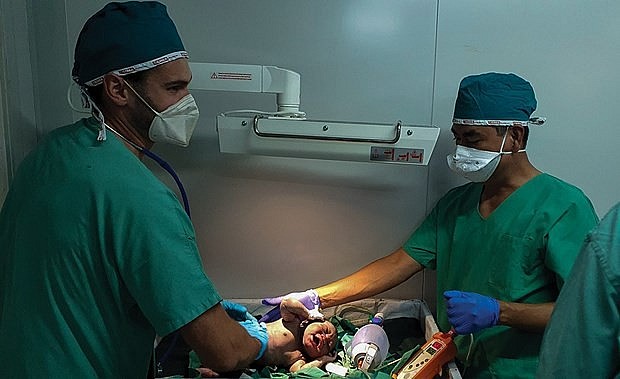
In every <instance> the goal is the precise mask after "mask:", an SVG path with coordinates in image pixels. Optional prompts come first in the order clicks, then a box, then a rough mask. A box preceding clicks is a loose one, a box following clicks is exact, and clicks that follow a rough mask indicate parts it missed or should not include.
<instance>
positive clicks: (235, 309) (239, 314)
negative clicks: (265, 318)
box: [220, 300, 256, 321]
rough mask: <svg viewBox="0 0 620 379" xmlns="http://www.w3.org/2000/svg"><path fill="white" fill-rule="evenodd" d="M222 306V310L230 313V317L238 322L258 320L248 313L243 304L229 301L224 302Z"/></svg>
mask: <svg viewBox="0 0 620 379" xmlns="http://www.w3.org/2000/svg"><path fill="white" fill-rule="evenodd" d="M220 304H222V308H224V310H225V311H226V313H228V316H229V317H230V318H232V319H234V320H236V321H245V320H256V318H255V317H254V316H252V315H251V314H250V312H248V309H247V308H246V307H244V306H243V305H241V304H237V303H234V302H232V301H228V300H222V302H221V303H220Z"/></svg>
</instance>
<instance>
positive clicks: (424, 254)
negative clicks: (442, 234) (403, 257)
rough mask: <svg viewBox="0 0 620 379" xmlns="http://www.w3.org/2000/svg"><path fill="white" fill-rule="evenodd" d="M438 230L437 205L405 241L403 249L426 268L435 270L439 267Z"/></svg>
mask: <svg viewBox="0 0 620 379" xmlns="http://www.w3.org/2000/svg"><path fill="white" fill-rule="evenodd" d="M437 232H438V231H437V207H435V208H434V209H433V210H432V211H431V213H430V214H429V215H428V216H426V218H425V219H424V221H423V222H422V224H421V225H420V226H419V227H418V228H417V229H416V230H415V231H414V232H413V234H411V236H410V237H409V239H408V240H407V242H405V244H404V245H403V250H405V252H406V253H407V254H409V256H410V257H411V258H413V259H414V260H415V261H416V262H418V263H419V264H421V265H422V266H424V267H425V268H430V269H432V270H435V269H436V268H437Z"/></svg>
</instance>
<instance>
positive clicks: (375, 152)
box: [370, 146, 424, 164]
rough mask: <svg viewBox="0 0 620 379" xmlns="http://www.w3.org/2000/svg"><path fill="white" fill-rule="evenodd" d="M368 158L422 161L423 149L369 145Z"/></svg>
mask: <svg viewBox="0 0 620 379" xmlns="http://www.w3.org/2000/svg"><path fill="white" fill-rule="evenodd" d="M370 160H371V161H380V162H398V163H414V164H415V163H422V162H423V161H424V149H404V148H396V147H384V146H371V147H370Z"/></svg>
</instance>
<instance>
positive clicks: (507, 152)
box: [499, 127, 525, 155]
mask: <svg viewBox="0 0 620 379" xmlns="http://www.w3.org/2000/svg"><path fill="white" fill-rule="evenodd" d="M508 130H510V127H508V129H506V133H504V139H503V140H502V146H501V147H500V148H499V154H500V155H510V154H512V151H503V150H504V144H505V143H506V136H507V135H508ZM517 153H525V149H521V150H518V151H517Z"/></svg>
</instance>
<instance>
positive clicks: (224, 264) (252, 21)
mask: <svg viewBox="0 0 620 379" xmlns="http://www.w3.org/2000/svg"><path fill="white" fill-rule="evenodd" d="M0 3H1V4H7V3H11V1H9V0H2V1H1V2H0ZM32 3H33V4H34V5H32V9H31V10H30V12H31V20H30V21H31V23H32V26H31V33H32V35H33V36H34V37H33V38H32V39H33V41H31V42H30V43H31V44H32V45H31V47H35V48H36V52H37V54H35V55H34V56H33V57H32V65H33V74H32V75H33V77H35V78H38V81H39V82H38V85H37V87H36V90H33V94H36V96H35V95H33V96H34V97H35V99H36V101H35V102H36V103H37V105H36V106H35V107H34V109H35V111H34V112H35V113H36V114H35V115H34V116H36V118H37V120H41V125H43V127H42V128H43V130H50V129H51V128H53V127H55V125H57V124H59V123H61V122H60V121H61V120H65V119H71V118H72V117H77V115H72V114H71V113H70V110H69V108H68V107H63V105H62V104H61V103H62V101H61V99H62V98H63V97H64V96H65V93H64V90H66V84H67V83H68V79H69V72H70V68H71V63H72V60H71V55H72V51H73V46H74V43H75V39H76V37H77V34H78V32H79V30H80V27H81V25H82V24H83V22H84V21H85V19H86V18H87V17H88V16H90V15H91V14H92V13H93V12H94V11H96V10H97V9H99V8H101V6H102V5H103V4H104V3H105V2H104V1H94V0H89V1H84V0H80V1H78V0H66V1H65V2H64V3H62V2H50V3H51V4H47V5H46V6H47V7H49V9H45V8H44V7H43V6H42V5H40V4H36V2H32ZM58 3H60V4H58ZM166 4H168V6H169V11H170V14H171V15H172V17H173V18H174V19H175V21H176V23H177V26H178V29H179V32H180V33H181V35H182V37H183V39H184V41H185V45H186V48H187V49H188V51H189V52H190V54H191V57H192V60H194V61H208V62H221V63H244V64H265V65H277V66H280V67H284V68H288V69H292V70H294V71H297V72H299V73H300V74H301V87H302V92H301V108H302V110H304V111H306V112H307V113H308V115H309V116H310V117H311V118H315V119H328V120H347V121H365V122H381V123H390V122H393V121H394V120H396V119H402V120H403V121H405V122H407V123H418V124H433V125H437V126H439V127H441V129H442V134H441V136H440V140H439V143H438V146H437V149H436V151H435V153H434V156H433V158H432V160H431V163H430V165H429V166H428V167H402V166H389V165H377V164H365V163H344V162H332V161H312V160H299V159H282V158H269V157H249V156H223V155H222V154H220V153H219V152H218V150H217V140H216V132H215V123H214V117H215V115H216V114H217V113H219V112H222V111H227V110H232V109H240V108H246V109H247V108H256V109H263V110H274V109H275V99H274V97H272V96H271V95H252V94H235V93H207V92H202V93H195V94H194V95H195V96H196V98H197V101H198V103H199V106H200V108H201V121H200V124H199V126H198V129H197V131H196V134H195V139H194V140H193V141H192V144H191V146H190V147H189V148H188V149H185V150H183V149H180V148H174V147H165V146H160V147H157V151H158V152H159V153H161V154H162V155H163V156H164V157H166V158H167V159H168V160H169V161H170V163H171V164H172V165H173V166H174V167H175V168H176V169H177V171H178V172H179V175H180V176H181V178H182V179H183V181H184V183H185V185H186V187H187V189H188V193H189V196H190V201H191V204H192V211H193V217H194V223H195V225H196V229H197V232H198V235H199V245H200V248H201V251H202V255H203V261H204V265H205V269H206V271H207V273H208V274H209V276H211V277H212V279H213V280H214V281H215V283H216V285H217V287H218V288H219V289H220V291H221V292H222V294H223V296H225V297H262V296H265V295H271V294H276V293H281V292H285V291H288V290H293V289H303V288H306V287H310V286H316V285H320V284H322V283H324V282H326V281H329V280H332V279H336V278H338V277H340V276H342V275H344V274H347V273H350V272H352V271H353V270H355V269H357V268H358V267H360V266H361V265H363V264H365V263H368V262H370V261H371V260H373V259H376V258H379V257H381V256H383V255H384V254H386V253H388V252H391V251H392V250H394V249H395V248H397V247H398V246H400V244H402V243H403V241H404V240H405V239H406V238H407V236H408V234H409V233H410V232H411V231H412V230H413V229H414V228H415V226H416V225H418V224H419V222H420V221H421V220H422V219H423V217H424V215H425V214H426V213H427V212H428V211H429V210H430V208H431V207H432V206H433V205H434V204H435V202H436V201H437V199H438V198H439V197H441V196H442V195H443V194H444V193H445V192H446V191H447V190H448V189H449V188H451V187H452V186H454V185H456V184H459V183H462V181H461V180H460V179H459V178H457V177H456V176H454V175H453V174H452V173H450V172H449V170H448V169H447V167H446V164H445V155H446V154H448V153H449V152H450V151H451V150H452V149H453V142H452V138H451V135H450V132H449V128H450V120H451V115H452V107H453V104H454V97H455V94H456V89H457V86H458V82H459V80H460V79H461V78H462V77H463V76H465V75H468V74H472V73H480V72H485V71H506V72H515V73H518V74H520V75H522V76H524V77H526V78H527V79H529V80H530V81H531V82H532V84H533V86H534V88H535V90H536V93H537V96H538V100H539V109H538V111H537V112H536V115H540V116H546V117H547V120H548V122H547V124H546V125H545V126H543V127H540V128H538V127H533V128H532V131H531V136H530V141H529V144H528V153H529V155H530V157H531V159H532V161H533V163H534V164H535V165H536V166H537V167H538V168H540V169H541V170H543V171H547V172H550V173H551V174H554V175H556V176H558V177H560V178H562V179H564V180H567V181H569V182H571V183H573V184H575V185H577V186H578V187H580V188H582V189H583V190H584V191H585V192H586V194H587V195H589V196H590V197H591V199H592V201H593V203H594V205H595V207H596V209H597V211H598V213H599V214H600V215H602V214H604V213H605V212H606V211H607V210H608V209H609V208H610V207H611V206H612V204H614V203H615V202H616V201H619V200H620V195H618V192H619V191H618V188H619V184H620V183H619V180H618V177H619V175H618V173H619V172H618V171H619V170H618V168H617V164H616V163H615V158H614V154H613V153H614V151H615V149H613V147H615V144H616V142H617V141H618V140H620V138H619V137H620V132H619V129H618V122H616V117H617V116H616V113H617V112H616V109H617V107H618V106H619V105H620V96H619V95H618V94H617V90H616V87H617V86H618V83H619V82H620V80H619V79H620V78H619V77H618V74H617V67H619V66H620V45H619V44H618V43H617V41H618V40H619V39H620V23H618V22H617V17H616V16H617V15H618V14H620V2H617V1H592V2H584V1H578V0H548V1H543V2H527V1H511V2H498V1H493V0H485V1H483V0H476V1H468V2H463V1H458V0H442V1H424V0H409V1H405V0H402V1H395V0H394V1H392V0H390V1H371V0H342V1H327V0H315V1H294V2H293V1H287V0H263V1H260V2H258V1H241V0H210V1H202V0H184V1H167V2H166ZM50 19H51V20H50ZM50 22H52V24H54V22H56V23H57V24H54V25H56V26H55V27H53V28H50V27H49V26H48V25H49V24H50ZM56 40H57V41H59V45H58V47H56V46H55V45H53V41H56ZM50 44H52V46H50ZM47 62H57V63H56V64H52V66H50V63H47ZM63 67H64V68H63ZM50 72H54V73H55V74H56V75H50ZM50 99H51V100H50ZM26 110H27V109H26ZM29 112H32V110H30V111H29ZM34 116H33V117H34ZM16 127H17V126H15V125H11V128H16ZM30 127H32V126H30ZM612 144H614V146H612ZM19 147H20V148H21V149H29V148H31V147H32V142H31V141H25V142H22V143H21V144H20V146H19ZM154 170H155V171H156V172H158V175H160V176H161V178H162V180H164V181H165V182H166V183H169V184H170V185H171V186H173V183H172V182H171V181H170V180H169V179H168V178H167V177H166V175H165V174H159V173H160V170H159V169H158V168H154ZM433 278H434V275H433V274H430V275H428V276H427V278H426V291H425V294H423V293H422V282H423V277H422V276H421V275H418V276H416V277H414V278H413V279H412V280H410V281H408V282H407V283H405V284H404V285H401V286H399V287H397V288H396V289H394V290H392V291H391V292H389V293H388V294H386V296H394V297H402V298H422V297H424V298H426V300H428V301H429V303H431V306H433V304H434V294H433V292H434V291H433V290H434V284H433Z"/></svg>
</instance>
